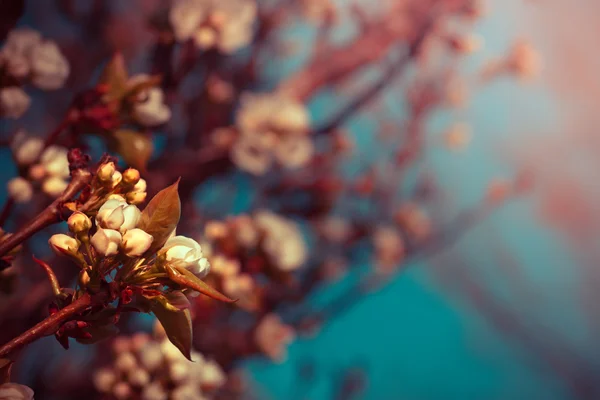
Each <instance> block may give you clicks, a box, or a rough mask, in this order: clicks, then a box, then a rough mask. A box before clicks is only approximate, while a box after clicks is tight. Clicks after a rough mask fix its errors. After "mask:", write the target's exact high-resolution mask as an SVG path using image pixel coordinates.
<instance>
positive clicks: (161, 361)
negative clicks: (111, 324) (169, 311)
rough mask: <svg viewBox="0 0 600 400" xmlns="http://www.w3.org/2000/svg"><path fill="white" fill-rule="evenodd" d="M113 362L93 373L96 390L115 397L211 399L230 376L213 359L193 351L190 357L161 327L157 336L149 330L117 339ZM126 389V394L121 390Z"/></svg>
mask: <svg viewBox="0 0 600 400" xmlns="http://www.w3.org/2000/svg"><path fill="white" fill-rule="evenodd" d="M113 352H114V359H113V362H112V365H110V366H105V367H102V368H100V369H98V370H97V371H96V372H95V373H94V376H93V381H94V386H95V387H96V389H97V390H98V391H99V392H101V393H105V394H112V395H113V396H115V397H118V396H117V394H119V395H121V394H122V395H125V394H127V396H129V397H125V398H140V399H142V400H168V399H210V398H213V397H212V395H211V393H214V391H215V390H217V389H219V388H220V387H221V386H222V385H224V384H225V381H226V379H227V376H226V374H225V372H224V371H223V369H222V368H221V367H220V366H219V365H218V364H217V363H216V362H214V361H213V360H208V359H205V358H204V357H203V356H202V354H200V353H198V352H196V351H192V356H191V358H192V360H193V361H189V360H187V359H186V358H185V357H184V356H183V355H182V354H181V352H180V351H179V350H178V349H177V348H176V347H175V346H174V345H173V344H172V343H171V342H169V340H168V339H167V338H166V337H165V336H164V331H162V329H159V330H158V331H157V332H156V333H155V335H154V337H151V336H150V335H148V334H145V333H138V334H136V335H134V336H131V337H127V336H119V337H117V338H116V339H115V341H114V342H113ZM118 392H123V393H118Z"/></svg>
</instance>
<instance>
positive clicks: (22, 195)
mask: <svg viewBox="0 0 600 400" xmlns="http://www.w3.org/2000/svg"><path fill="white" fill-rule="evenodd" d="M6 188H7V190H8V194H9V196H10V198H11V199H13V200H14V201H15V202H17V203H27V202H28V201H29V200H31V198H32V197H33V187H32V186H31V183H30V182H29V181H28V180H27V179H25V178H22V177H20V176H18V177H16V178H13V179H11V180H10V181H8V184H7V186H6Z"/></svg>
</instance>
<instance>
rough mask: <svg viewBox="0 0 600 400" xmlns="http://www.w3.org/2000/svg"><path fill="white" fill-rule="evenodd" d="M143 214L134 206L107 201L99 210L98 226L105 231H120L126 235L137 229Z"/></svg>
mask: <svg viewBox="0 0 600 400" xmlns="http://www.w3.org/2000/svg"><path fill="white" fill-rule="evenodd" d="M140 216H141V212H140V210H139V209H138V208H137V207H136V206H134V205H129V204H127V203H125V202H122V201H120V200H118V199H111V200H107V201H106V202H105V203H104V204H103V205H102V207H100V209H99V210H98V215H97V216H96V224H97V225H98V226H99V227H101V228H104V229H115V230H120V231H121V233H125V232H126V231H127V230H129V229H133V228H135V227H136V225H137V223H138V221H139V220H140Z"/></svg>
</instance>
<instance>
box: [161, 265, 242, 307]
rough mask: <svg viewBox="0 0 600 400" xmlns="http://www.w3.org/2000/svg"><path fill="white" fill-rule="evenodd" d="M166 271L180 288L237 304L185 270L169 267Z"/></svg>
mask: <svg viewBox="0 0 600 400" xmlns="http://www.w3.org/2000/svg"><path fill="white" fill-rule="evenodd" d="M166 269H167V273H168V274H169V278H170V279H171V280H172V281H173V282H175V283H176V284H178V285H179V286H183V287H185V288H188V289H192V290H195V291H196V292H200V293H202V294H204V295H206V296H208V297H210V298H213V299H215V300H220V301H223V302H225V303H235V302H236V301H237V300H232V299H230V298H229V297H227V296H225V295H224V294H222V293H221V292H219V291H218V290H217V289H215V288H213V287H212V286H210V285H208V284H206V283H205V282H203V281H202V280H201V279H200V278H198V277H197V276H196V275H194V274H193V273H191V272H190V271H188V270H187V269H185V268H182V267H173V266H170V265H167V267H166Z"/></svg>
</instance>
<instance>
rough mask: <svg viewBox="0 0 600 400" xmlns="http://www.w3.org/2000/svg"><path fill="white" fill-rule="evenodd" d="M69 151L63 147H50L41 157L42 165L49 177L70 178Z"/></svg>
mask: <svg viewBox="0 0 600 400" xmlns="http://www.w3.org/2000/svg"><path fill="white" fill-rule="evenodd" d="M68 154H69V151H68V150H67V149H66V148H64V147H61V146H49V147H48V148H47V149H46V150H44V152H43V153H42V156H41V157H40V163H41V164H42V165H43V166H44V167H45V169H46V173H47V174H48V175H52V176H56V177H59V178H67V177H69V174H70V171H69V159H68V157H67V156H68Z"/></svg>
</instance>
